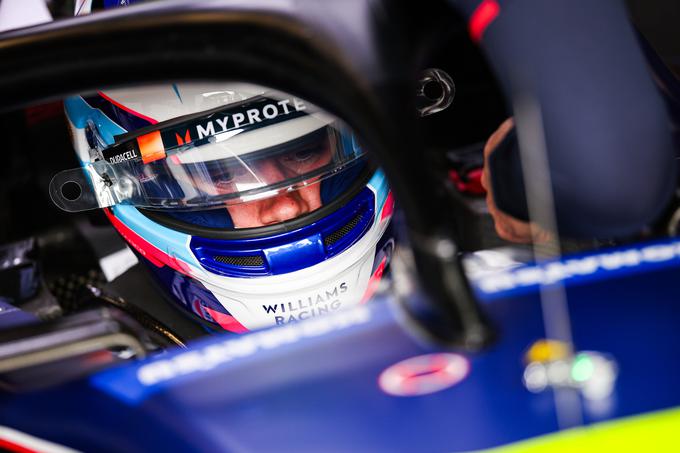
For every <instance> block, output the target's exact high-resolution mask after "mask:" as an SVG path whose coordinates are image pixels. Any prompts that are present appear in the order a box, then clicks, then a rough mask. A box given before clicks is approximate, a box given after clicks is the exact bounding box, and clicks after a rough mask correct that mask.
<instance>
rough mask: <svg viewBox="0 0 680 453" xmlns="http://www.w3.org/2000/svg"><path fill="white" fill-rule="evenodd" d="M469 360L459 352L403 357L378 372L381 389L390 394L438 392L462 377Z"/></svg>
mask: <svg viewBox="0 0 680 453" xmlns="http://www.w3.org/2000/svg"><path fill="white" fill-rule="evenodd" d="M469 372H470V362H469V361H468V359H466V358H465V357H463V356H462V355H460V354H452V353H444V352H443V353H436V354H426V355H420V356H416V357H411V358H410V359H406V360H402V361H401V362H398V363H395V364H394V365H392V366H390V367H388V368H387V369H386V370H385V371H383V372H382V373H381V374H380V377H379V378H378V385H379V386H380V389H381V390H382V391H383V392H385V393H387V394H388V395H392V396H421V395H428V394H430V393H435V392H440V391H442V390H445V389H447V388H449V387H453V386H454V385H456V384H458V383H459V382H461V381H463V379H465V377H466V376H467V375H468V373H469Z"/></svg>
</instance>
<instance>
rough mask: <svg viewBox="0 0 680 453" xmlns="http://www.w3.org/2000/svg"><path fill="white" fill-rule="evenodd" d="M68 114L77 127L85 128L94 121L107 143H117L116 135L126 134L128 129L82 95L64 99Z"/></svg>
mask: <svg viewBox="0 0 680 453" xmlns="http://www.w3.org/2000/svg"><path fill="white" fill-rule="evenodd" d="M64 110H65V111H66V116H68V118H69V120H70V121H71V123H73V125H74V126H75V127H77V128H78V129H85V126H87V124H88V123H90V122H91V123H92V124H93V126H95V127H96V128H97V131H98V133H99V136H100V137H101V139H102V140H104V142H106V145H112V144H113V143H115V139H114V137H115V136H116V135H120V134H124V133H126V132H127V131H126V130H125V129H123V128H122V127H120V126H119V125H118V124H117V123H116V122H115V121H113V120H112V119H111V118H109V117H108V116H106V114H105V113H104V112H102V111H101V110H99V109H97V108H94V107H92V106H90V105H89V104H88V103H87V102H85V100H84V99H83V98H82V97H80V96H72V97H70V98H67V99H66V100H65V101H64Z"/></svg>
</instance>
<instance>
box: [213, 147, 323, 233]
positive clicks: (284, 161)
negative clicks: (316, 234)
mask: <svg viewBox="0 0 680 453" xmlns="http://www.w3.org/2000/svg"><path fill="white" fill-rule="evenodd" d="M330 159H331V151H330V149H329V148H326V149H322V150H320V151H317V152H316V153H314V154H310V153H304V152H303V153H291V155H290V156H284V157H283V158H281V157H278V158H272V159H267V160H265V161H262V162H259V163H258V165H257V167H258V168H257V172H258V175H259V176H260V177H261V178H262V179H264V180H265V181H281V180H284V179H286V178H290V177H293V176H297V175H299V174H304V173H308V172H311V171H313V170H315V169H317V168H320V167H322V166H324V165H327V164H328V163H329V162H330ZM321 205H322V202H321V184H319V183H316V184H311V185H309V186H306V187H302V188H300V189H297V190H294V191H291V192H285V193H281V194H279V195H276V196H274V197H269V198H264V199H262V200H255V201H250V202H247V203H242V204H237V205H231V206H227V210H228V211H229V215H230V216H231V219H232V221H233V222H234V228H254V227H260V226H266V225H273V224H277V223H280V222H284V221H286V220H292V219H295V218H296V217H299V216H301V215H304V214H307V213H309V212H312V211H314V210H316V209H318V208H320V207H321Z"/></svg>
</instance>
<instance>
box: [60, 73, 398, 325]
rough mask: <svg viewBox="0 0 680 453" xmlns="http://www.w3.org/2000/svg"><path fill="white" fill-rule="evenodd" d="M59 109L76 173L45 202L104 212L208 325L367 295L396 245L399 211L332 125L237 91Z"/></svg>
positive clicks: (97, 101) (299, 108)
mask: <svg viewBox="0 0 680 453" xmlns="http://www.w3.org/2000/svg"><path fill="white" fill-rule="evenodd" d="M64 104H65V112H66V117H67V119H68V123H69V128H70V131H71V136H72V139H73V143H74V146H75V149H76V152H77V154H78V158H79V159H80V162H81V165H82V168H81V169H74V170H69V171H65V172H62V173H60V174H58V175H56V176H55V178H54V179H53V181H52V184H51V189H50V193H51V195H52V198H53V200H54V201H55V203H56V204H57V205H58V206H60V207H61V208H63V209H65V210H68V211H80V210H86V209H92V208H98V207H99V208H104V209H105V213H106V215H107V217H108V218H109V220H110V221H111V223H112V224H113V226H114V227H115V228H116V229H117V231H118V232H119V233H120V235H121V236H122V237H123V239H124V240H125V241H126V242H127V243H128V244H129V246H130V247H131V248H132V250H133V251H134V252H135V254H136V255H137V256H138V258H139V259H140V261H142V262H143V263H144V264H145V265H146V267H147V268H148V269H149V270H150V272H151V274H152V276H153V278H154V280H155V281H156V282H157V283H158V284H159V286H160V287H161V288H162V291H163V292H164V294H165V295H166V296H167V299H168V300H170V301H171V302H172V303H174V304H176V305H177V306H178V307H180V308H181V310H183V311H185V312H186V313H187V314H188V315H189V316H191V317H193V318H194V319H195V320H197V321H199V322H202V323H203V324H204V325H206V326H207V327H208V328H211V329H215V328H216V329H219V328H221V329H224V330H227V331H231V332H236V333H243V332H247V331H250V330H253V329H258V328H263V327H267V326H271V325H277V324H286V323H290V322H295V321H299V320H302V319H305V318H309V317H314V316H318V315H322V314H324V313H328V312H332V311H335V310H338V309H340V308H342V307H346V306H351V305H354V304H360V303H364V302H366V301H367V300H368V299H369V298H370V297H371V295H372V293H373V292H374V291H375V289H376V287H377V284H378V282H379V281H380V279H381V277H382V274H383V271H384V269H385V267H386V266H387V264H388V263H389V259H390V255H391V252H392V250H393V247H394V240H393V239H392V236H391V233H390V229H389V223H390V219H391V216H392V211H393V207H394V202H393V198H392V195H391V191H390V188H389V186H388V184H387V181H386V178H385V175H384V174H383V172H382V171H381V170H380V169H379V168H376V167H375V166H373V165H372V164H371V163H370V162H369V161H368V159H367V157H366V154H365V152H364V149H363V148H362V147H361V145H360V144H359V143H358V141H357V140H356V138H355V137H354V136H353V134H352V133H351V131H349V129H348V128H347V126H345V125H344V124H343V123H342V122H341V121H340V120H338V119H337V118H334V117H332V116H331V115H329V114H327V113H326V112H323V111H321V110H319V109H318V108H317V107H315V106H314V105H312V104H310V103H308V102H306V101H304V100H302V99H299V98H297V97H294V96H290V95H288V94H285V93H279V92H274V91H271V90H267V89H266V88H264V87H260V86H256V85H250V84H237V83H231V84H198V83H191V84H168V85H162V86H160V85H159V86H144V87H135V88H127V89H112V90H105V91H99V92H96V93H95V94H92V95H87V96H74V97H71V98H68V99H66V100H65V103H64ZM69 184H76V185H78V186H79V190H80V193H79V194H77V195H76V196H69V195H68V191H67V190H65V188H66V187H68V185H69Z"/></svg>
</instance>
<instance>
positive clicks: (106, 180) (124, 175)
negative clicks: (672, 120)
mask: <svg viewBox="0 0 680 453" xmlns="http://www.w3.org/2000/svg"><path fill="white" fill-rule="evenodd" d="M116 139H117V141H116V144H114V145H113V146H110V147H107V148H105V149H103V150H101V151H99V152H98V155H97V156H96V158H95V161H94V162H91V163H89V164H87V165H85V167H84V171H83V170H82V169H76V170H68V171H66V172H62V173H59V174H58V175H56V176H55V178H54V179H53V180H52V183H51V188H50V193H51V195H52V198H53V200H54V201H55V203H56V204H57V205H58V206H60V207H62V209H65V210H68V211H82V210H87V209H93V208H97V207H106V206H111V205H114V204H130V205H134V206H138V207H144V208H150V209H168V208H170V209H174V210H177V209H185V210H195V209H208V208H212V207H219V206H224V205H227V206H229V205H236V204H240V203H247V202H251V201H254V200H262V199H266V198H270V197H277V196H281V195H282V194H285V193H291V192H294V191H299V190H302V189H305V188H308V187H309V186H311V185H314V184H317V183H319V182H321V181H322V180H324V179H326V178H329V177H331V176H335V175H338V174H339V173H340V172H342V171H344V170H346V169H347V168H349V167H351V166H353V165H354V164H355V163H356V162H357V161H359V160H360V159H361V158H362V157H363V156H364V153H363V151H362V149H361V147H360V146H358V145H357V143H356V141H355V140H354V138H353V136H352V134H351V133H349V132H348V131H347V129H346V127H344V126H343V125H342V124H341V123H340V122H339V121H338V120H336V119H335V118H333V117H331V116H329V115H327V114H325V113H323V112H319V111H317V110H316V109H315V108H313V106H311V105H309V104H305V103H302V101H300V100H298V99H296V98H290V99H286V98H284V99H277V98H274V97H271V96H258V97H257V98H251V99H248V100H246V101H243V102H241V103H238V104H237V105H229V106H227V107H222V108H219V109H215V110H212V111H209V112H206V113H202V114H199V115H191V116H190V117H184V118H177V119H173V120H170V121H166V122H164V123H159V124H156V125H154V127H153V129H151V130H149V129H145V130H140V131H137V132H136V133H135V134H134V135H132V134H126V135H123V136H118V137H116ZM69 183H76V184H77V185H79V186H80V187H81V193H80V194H79V195H78V196H77V197H74V196H73V195H71V196H68V195H69V194H68V192H67V191H65V190H64V187H65V186H66V185H68V184H69Z"/></svg>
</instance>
